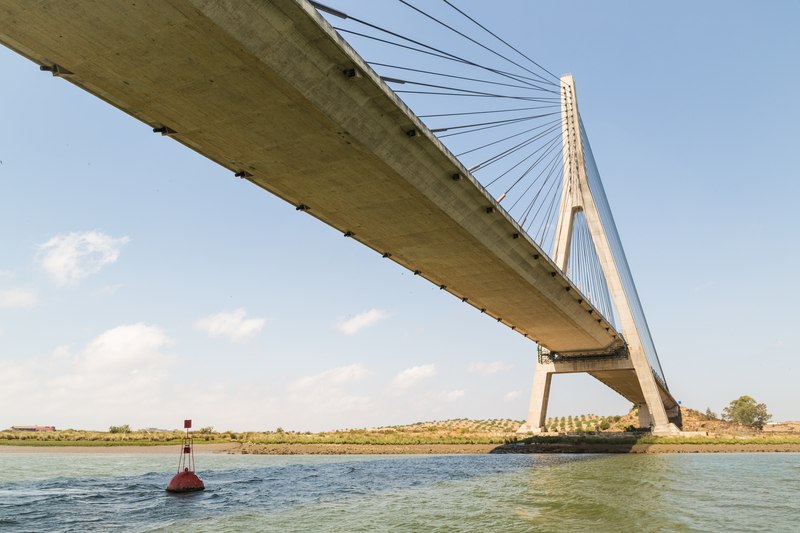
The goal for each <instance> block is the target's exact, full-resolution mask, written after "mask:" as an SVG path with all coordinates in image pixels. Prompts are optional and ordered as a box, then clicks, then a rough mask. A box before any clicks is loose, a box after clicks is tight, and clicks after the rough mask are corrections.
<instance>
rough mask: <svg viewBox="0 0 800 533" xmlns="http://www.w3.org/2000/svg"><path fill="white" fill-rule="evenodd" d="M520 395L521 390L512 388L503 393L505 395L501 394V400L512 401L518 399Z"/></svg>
mask: <svg viewBox="0 0 800 533" xmlns="http://www.w3.org/2000/svg"><path fill="white" fill-rule="evenodd" d="M520 397H522V391H521V390H512V391H511V392H507V393H506V394H505V396H503V401H504V402H513V401H515V400H517V399H519V398H520Z"/></svg>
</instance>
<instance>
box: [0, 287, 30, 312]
mask: <svg viewBox="0 0 800 533" xmlns="http://www.w3.org/2000/svg"><path fill="white" fill-rule="evenodd" d="M38 301H39V297H38V296H37V295H36V292H35V291H33V290H31V289H24V288H22V287H15V288H13V289H6V290H3V291H0V307H5V308H8V309H23V308H30V307H34V306H35V305H36V304H37V303H38Z"/></svg>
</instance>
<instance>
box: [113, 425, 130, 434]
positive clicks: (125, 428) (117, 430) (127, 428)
mask: <svg viewBox="0 0 800 533" xmlns="http://www.w3.org/2000/svg"><path fill="white" fill-rule="evenodd" d="M108 432H109V433H130V432H131V426H129V425H128V424H124V425H122V426H111V427H110V428H108Z"/></svg>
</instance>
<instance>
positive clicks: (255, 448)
mask: <svg viewBox="0 0 800 533" xmlns="http://www.w3.org/2000/svg"><path fill="white" fill-rule="evenodd" d="M179 450H180V446H179V445H174V444H172V445H157V446H136V445H134V446H119V445H116V446H35V445H34V446H0V454H14V453H17V454H30V453H57V454H143V455H146V454H177V453H178V452H179ZM764 452H768V453H771V452H795V453H797V452H800V444H794V443H790V444H757V443H739V444H730V443H719V444H713V443H705V444H616V443H596V442H595V443H564V442H562V443H530V444H528V443H512V444H505V445H496V444H248V443H244V444H242V443H236V442H229V443H217V444H195V453H197V454H220V453H221V454H242V455H420V454H435V455H463V454H488V453H496V454H504V453H511V454H529V453H546V454H554V453H577V454H583V453H764Z"/></svg>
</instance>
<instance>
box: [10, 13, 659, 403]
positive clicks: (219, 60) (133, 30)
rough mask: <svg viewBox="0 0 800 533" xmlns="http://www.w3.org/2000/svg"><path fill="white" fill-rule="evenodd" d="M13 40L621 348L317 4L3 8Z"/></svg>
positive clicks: (397, 239)
mask: <svg viewBox="0 0 800 533" xmlns="http://www.w3.org/2000/svg"><path fill="white" fill-rule="evenodd" d="M0 42H2V43H3V44H4V45H6V46H8V47H9V48H11V49H13V50H15V51H17V52H19V53H20V54H22V55H24V56H26V57H28V58H29V59H31V60H32V61H34V62H36V63H37V64H39V65H42V66H45V67H49V68H51V69H53V70H55V71H56V72H55V73H56V74H58V75H59V76H61V77H62V78H63V79H65V80H67V81H69V82H70V83H73V84H75V85H77V86H79V87H81V88H83V89H85V90H86V91H88V92H90V93H92V94H94V95H96V96H98V97H99V98H101V99H103V100H105V101H106V102H108V103H110V104H112V105H114V106H116V107H117V108H119V109H121V110H123V111H125V112H126V113H128V114H130V115H132V116H134V117H136V118H137V119H139V120H141V121H142V122H144V123H146V124H148V125H149V126H150V127H152V128H167V129H166V130H164V132H165V133H167V134H169V136H171V137H172V138H173V139H174V140H176V141H178V142H180V143H182V144H184V145H185V146H187V147H189V148H191V149H192V150H195V151H197V152H198V153H200V154H202V155H204V156H205V157H208V158H209V159H211V160H213V161H215V162H217V163H218V164H220V165H222V166H223V167H226V168H228V169H229V170H230V171H231V172H232V173H244V174H243V175H244V177H246V178H247V179H249V180H250V181H252V182H253V183H255V184H256V185H258V186H260V187H262V188H264V189H265V190H267V191H269V192H271V193H273V194H275V195H277V196H279V197H280V198H282V199H284V200H286V201H287V202H289V203H291V204H292V205H294V206H296V207H298V208H299V209H300V210H303V211H307V212H308V213H309V214H311V215H312V216H314V217H316V218H318V219H320V220H321V221H323V222H325V223H326V224H329V225H330V226H332V227H334V228H336V229H338V230H339V231H341V232H343V233H345V234H347V235H348V236H352V237H353V238H355V239H357V240H358V241H360V242H361V243H363V244H365V245H366V246H369V247H370V248H372V249H373V250H375V251H376V252H378V253H380V254H385V255H386V256H387V257H390V258H391V260H393V261H396V262H397V263H399V264H401V265H403V266H405V267H406V268H408V269H409V270H411V271H414V272H415V273H418V274H419V275H420V276H422V277H424V278H426V279H428V280H430V281H431V282H432V283H435V284H436V285H439V286H441V287H442V288H443V289H444V290H446V291H448V292H450V293H452V294H453V295H455V296H456V297H458V298H461V299H463V300H465V301H466V302H467V303H469V304H470V305H473V306H474V307H476V308H477V309H481V310H484V312H485V313H486V314H488V315H489V316H491V317H493V318H496V319H497V320H498V321H500V322H502V323H504V324H505V325H507V326H509V327H512V328H514V329H515V330H516V331H517V332H519V333H521V334H523V335H526V336H527V337H529V338H531V339H532V340H535V341H537V342H538V343H540V344H541V345H543V346H545V347H547V348H548V349H550V350H553V351H558V352H562V353H569V352H585V351H604V352H608V351H613V350H615V349H617V348H619V347H620V346H621V345H622V340H621V338H620V336H619V334H618V333H617V332H616V331H615V329H614V327H613V326H612V325H611V324H610V323H608V322H607V321H606V320H605V319H604V318H603V317H602V316H601V315H600V314H599V313H598V312H597V309H595V308H594V307H593V306H592V305H591V304H590V303H588V301H586V298H584V297H583V296H582V295H581V293H580V292H579V291H578V289H577V288H576V287H575V286H574V285H572V283H571V282H570V281H569V280H568V279H567V278H566V277H565V276H564V274H563V273H562V272H561V271H560V270H559V269H558V268H556V266H555V264H554V263H553V262H552V261H551V260H550V259H549V258H548V257H547V255H546V254H545V253H543V251H542V250H541V249H539V248H538V247H537V246H536V244H535V243H534V242H533V241H532V240H531V239H530V238H529V237H528V236H527V235H526V234H525V232H524V231H522V229H521V228H520V227H519V225H518V224H517V223H516V222H515V221H513V220H512V219H511V218H510V217H509V216H508V215H507V213H506V212H505V211H504V210H503V209H502V208H501V207H500V206H499V204H497V202H496V201H495V200H494V199H493V198H492V197H491V196H490V195H488V194H487V193H486V191H485V190H484V189H483V188H482V187H481V186H480V185H479V184H478V183H477V181H475V179H474V178H473V177H472V176H471V175H470V173H469V172H467V171H466V169H464V167H463V166H462V165H461V164H460V163H459V162H458V161H457V159H456V158H455V157H454V156H453V155H452V154H450V153H449V152H448V151H447V150H446V149H445V148H444V147H443V146H442V145H441V143H439V141H438V140H437V139H436V138H435V137H434V136H433V134H431V133H430V131H429V130H428V129H427V128H426V127H425V126H424V125H423V124H422V123H421V122H420V121H419V120H418V119H417V118H416V117H415V116H414V115H413V114H412V113H411V112H410V111H409V110H408V109H407V107H406V106H405V105H404V104H403V103H402V102H401V101H400V100H399V99H398V98H397V96H396V95H395V94H394V93H392V92H391V90H390V89H389V88H388V87H387V86H386V85H385V84H384V83H383V82H382V81H381V80H380V79H379V78H378V77H377V76H376V75H375V74H374V73H373V72H372V70H371V69H370V68H369V67H368V66H367V65H366V64H365V63H364V62H363V60H362V59H361V58H360V57H359V56H358V55H357V54H356V53H355V52H354V51H353V50H352V49H351V48H350V47H349V46H348V45H347V43H345V42H344V41H343V40H342V39H341V38H340V37H339V36H338V35H337V34H336V33H335V32H334V31H333V30H332V29H331V28H330V27H329V26H328V24H327V23H326V22H325V21H324V20H323V19H322V18H321V17H320V16H319V15H318V13H317V12H316V11H315V10H314V9H313V8H312V7H311V6H310V5H309V4H308V3H307V2H303V1H299V0H272V1H270V2H264V1H263V0H237V1H235V2H234V1H232V0H230V1H220V0H213V1H212V0H150V1H148V0H140V1H137V2H125V3H122V2H105V1H101V0H96V1H82V2H44V1H35V2H27V1H15V0H0ZM349 69H355V71H354V72H355V74H356V75H355V76H352V77H350V76H348V75H346V74H345V71H348V70H349ZM409 132H414V133H415V135H413V136H412V135H410V134H409ZM454 175H456V176H458V177H460V179H454ZM265 231H272V230H271V229H268V228H267V229H265ZM320 268H324V264H323V263H322V262H321V263H320ZM592 374H593V375H594V376H595V377H597V378H598V379H600V380H601V381H603V382H604V383H606V384H608V385H609V386H610V387H612V388H614V389H615V390H617V391H618V392H620V393H621V394H623V396H625V397H626V398H628V399H629V400H631V401H632V402H637V401H638V399H639V396H640V395H641V390H640V389H638V388H637V387H638V382H637V381H636V377H635V374H632V373H631V371H629V370H612V371H597V372H593V373H592ZM665 394H666V395H667V396H669V394H668V393H667V392H665ZM670 400H671V398H670Z"/></svg>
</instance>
